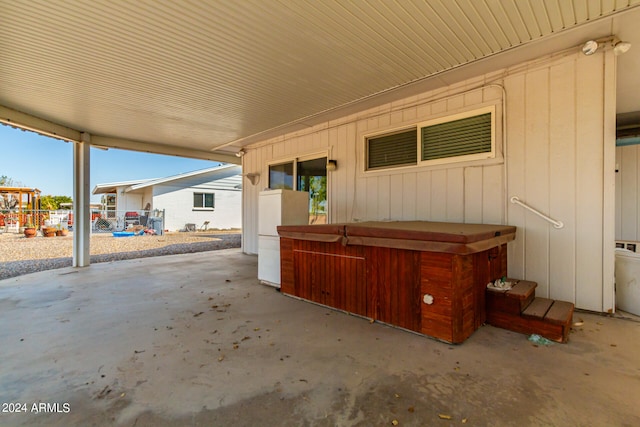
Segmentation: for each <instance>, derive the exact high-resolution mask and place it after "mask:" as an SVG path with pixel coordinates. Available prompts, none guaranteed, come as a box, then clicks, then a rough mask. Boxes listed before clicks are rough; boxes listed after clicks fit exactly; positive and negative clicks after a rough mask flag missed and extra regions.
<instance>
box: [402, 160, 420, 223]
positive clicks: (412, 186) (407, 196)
mask: <svg viewBox="0 0 640 427" xmlns="http://www.w3.org/2000/svg"><path fill="white" fill-rule="evenodd" d="M416 180H417V174H416V173H415V172H412V173H405V174H403V175H402V184H401V185H402V193H403V194H402V201H403V205H402V218H403V219H404V220H406V221H413V220H415V219H416V206H417V198H418V194H417V186H416ZM398 191H399V190H398Z"/></svg>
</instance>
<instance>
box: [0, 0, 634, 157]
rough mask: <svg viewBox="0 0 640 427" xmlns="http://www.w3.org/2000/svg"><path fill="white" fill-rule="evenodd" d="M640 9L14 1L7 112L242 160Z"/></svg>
mask: <svg viewBox="0 0 640 427" xmlns="http://www.w3.org/2000/svg"><path fill="white" fill-rule="evenodd" d="M639 3H640V0H531V1H524V0H523V1H511V0H509V1H507V0H426V1H425V0H370V1H347V0H337V1H333V0H317V1H303V0H270V1H264V0H243V1H236V0H209V1H204V0H203V1H188V0H155V1H152V0H140V1H131V0H60V1H56V2H51V1H50V0H0V8H1V10H2V14H0V28H2V36H1V37H0V106H2V107H7V108H8V109H13V110H17V111H22V112H24V113H27V114H30V115H32V116H34V117H37V118H42V119H46V120H49V121H51V122H53V123H56V124H60V125H64V126H67V127H69V128H71V129H75V130H77V131H85V132H89V133H91V134H93V135H97V136H100V137H103V138H101V140H102V141H107V142H108V141H112V140H113V141H123V142H122V143H121V145H122V144H124V145H125V146H126V145H127V141H139V142H141V143H144V144H143V145H135V144H131V146H132V147H138V148H139V147H145V148H144V149H149V148H148V147H153V146H156V147H163V146H165V147H181V148H182V149H184V150H186V151H188V150H193V153H194V156H197V155H198V153H202V152H210V151H211V150H217V149H223V150H227V151H235V150H237V149H238V147H240V146H241V145H243V144H245V143H247V142H250V141H252V140H256V138H259V137H262V136H264V135H267V134H268V132H269V130H273V129H279V130H280V131H282V130H285V129H287V126H290V125H291V126H292V125H294V124H299V123H304V124H305V125H310V124H313V123H317V122H318V121H320V120H326V117H328V116H327V114H329V112H332V111H338V110H339V109H340V108H344V107H345V106H350V105H355V103H357V102H365V100H370V101H368V102H373V101H372V100H374V99H377V98H375V97H374V95H376V94H378V96H379V95H380V94H387V93H392V92H391V91H393V90H397V89H400V88H403V87H406V86H407V85H409V84H414V83H415V82H420V81H424V80H426V79H428V78H429V77H432V76H438V75H443V74H442V73H446V72H447V71H449V70H454V69H457V68H458V67H460V66H461V65H465V64H470V63H474V62H475V61H477V60H480V59H483V58H487V57H490V56H492V55H496V54H499V53H501V52H505V51H511V50H512V49H513V48H516V47H524V46H527V45H528V44H530V43H532V42H536V41H538V40H543V39H545V38H547V37H550V36H555V35H557V34H561V33H563V32H566V30H568V29H572V28H576V26H577V25H579V24H584V23H589V22H594V21H598V20H599V19H602V18H603V17H604V18H606V17H607V16H608V15H611V16H614V14H616V13H618V12H620V11H624V10H625V9H630V8H632V7H634V6H636V5H638V4H639ZM558 46H560V44H558ZM498 64H499V62H498V61H496V66H497V65H498ZM470 72H471V71H470ZM363 105H364V104H363ZM1 119H2V118H1V117H0V120H1ZM154 144H155V145H154ZM224 147H227V148H224ZM186 151H184V152H186Z"/></svg>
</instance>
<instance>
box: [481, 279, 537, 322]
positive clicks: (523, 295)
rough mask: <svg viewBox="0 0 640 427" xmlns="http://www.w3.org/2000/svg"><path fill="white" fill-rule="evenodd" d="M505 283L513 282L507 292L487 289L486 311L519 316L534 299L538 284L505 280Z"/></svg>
mask: <svg viewBox="0 0 640 427" xmlns="http://www.w3.org/2000/svg"><path fill="white" fill-rule="evenodd" d="M507 281H508V282H515V284H514V285H513V287H512V288H511V289H509V290H502V289H493V288H487V292H486V304H487V310H488V311H496V310H497V311H503V312H506V313H512V314H518V315H519V314H520V313H521V312H522V310H524V309H525V308H526V307H527V306H528V305H529V304H531V302H532V301H533V299H534V298H535V290H536V287H537V286H538V284H537V283H536V282H531V281H529V280H517V279H507Z"/></svg>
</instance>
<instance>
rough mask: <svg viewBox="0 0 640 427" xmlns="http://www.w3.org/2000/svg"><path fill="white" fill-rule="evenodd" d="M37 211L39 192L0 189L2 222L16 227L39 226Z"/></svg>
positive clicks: (24, 188)
mask: <svg viewBox="0 0 640 427" xmlns="http://www.w3.org/2000/svg"><path fill="white" fill-rule="evenodd" d="M39 209H40V190H38V189H37V188H29V187H0V216H1V217H2V218H1V219H2V221H3V222H5V223H6V222H8V221H12V222H15V223H17V226H18V227H19V226H21V225H24V224H26V223H32V224H34V225H36V226H39V225H40V223H41V218H40V216H39V215H38V210H39Z"/></svg>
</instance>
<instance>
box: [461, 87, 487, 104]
mask: <svg viewBox="0 0 640 427" xmlns="http://www.w3.org/2000/svg"><path fill="white" fill-rule="evenodd" d="M482 92H483V91H482V90H474V91H472V92H469V93H467V94H465V95H464V105H465V107H472V106H474V105H478V104H481V103H482V102H483V101H484V100H483V99H482V98H483V93H482Z"/></svg>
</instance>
